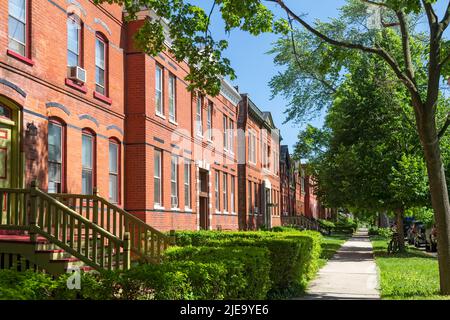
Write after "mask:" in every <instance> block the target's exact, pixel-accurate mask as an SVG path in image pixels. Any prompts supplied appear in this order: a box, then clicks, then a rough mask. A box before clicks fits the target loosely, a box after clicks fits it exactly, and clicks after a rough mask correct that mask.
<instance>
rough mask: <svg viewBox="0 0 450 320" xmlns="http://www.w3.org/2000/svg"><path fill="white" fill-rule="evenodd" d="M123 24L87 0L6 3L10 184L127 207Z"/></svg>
mask: <svg viewBox="0 0 450 320" xmlns="http://www.w3.org/2000/svg"><path fill="white" fill-rule="evenodd" d="M122 21H123V20H122V9H121V8H120V7H119V6H116V5H108V4H104V5H102V6H95V5H94V4H93V3H92V2H91V1H88V0H78V1H66V0H53V1H30V0H21V1H19V0H16V1H12V0H10V1H1V2H0V115H1V116H0V140H1V141H0V145H1V148H0V161H1V163H2V166H1V171H2V173H1V174H0V176H1V177H2V178H0V186H1V187H8V186H9V187H19V188H21V187H26V186H29V184H30V181H31V180H34V179H37V181H38V183H39V187H40V188H42V189H43V190H47V189H48V190H49V191H51V192H67V193H92V192H93V190H94V188H98V190H99V191H100V193H101V194H102V195H103V196H104V197H106V198H109V199H110V200H111V201H113V202H116V203H119V204H121V203H123V200H124V198H123V195H124V192H123V178H122V177H123V176H122V173H123V167H124V161H123V159H124V152H123V149H124V148H123V141H124V120H125V113H124V80H125V79H124V75H125V73H124V49H123V37H124V25H123V22H122ZM69 69H70V71H69ZM79 80H81V81H79Z"/></svg>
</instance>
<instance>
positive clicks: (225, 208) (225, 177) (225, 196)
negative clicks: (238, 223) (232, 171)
mask: <svg viewBox="0 0 450 320" xmlns="http://www.w3.org/2000/svg"><path fill="white" fill-rule="evenodd" d="M222 177H223V178H222V180H223V181H222V188H223V190H222V194H223V212H224V213H228V174H227V173H226V172H224V173H223V175H222Z"/></svg>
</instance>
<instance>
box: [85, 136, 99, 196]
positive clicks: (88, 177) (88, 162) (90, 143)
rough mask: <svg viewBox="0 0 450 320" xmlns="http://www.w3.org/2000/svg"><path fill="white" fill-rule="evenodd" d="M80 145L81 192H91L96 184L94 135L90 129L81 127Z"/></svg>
mask: <svg viewBox="0 0 450 320" xmlns="http://www.w3.org/2000/svg"><path fill="white" fill-rule="evenodd" d="M81 144H82V146H81V165H82V177H81V192H82V193H83V194H92V193H93V191H94V187H95V184H96V172H95V170H96V154H95V149H96V137H95V133H94V132H93V131H92V130H90V129H83V132H82V143H81Z"/></svg>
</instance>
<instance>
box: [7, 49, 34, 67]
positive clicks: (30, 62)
mask: <svg viewBox="0 0 450 320" xmlns="http://www.w3.org/2000/svg"><path fill="white" fill-rule="evenodd" d="M6 54H7V55H8V56H10V57H13V58H15V59H17V60H19V61H21V62H23V63H25V64H27V65H29V66H34V61H33V60H31V59H29V58H27V57H24V56H22V55H21V54H19V53H17V52H14V51H12V50H9V49H8V50H6Z"/></svg>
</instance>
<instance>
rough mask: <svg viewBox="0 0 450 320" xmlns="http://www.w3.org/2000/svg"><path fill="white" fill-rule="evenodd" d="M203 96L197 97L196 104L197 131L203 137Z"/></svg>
mask: <svg viewBox="0 0 450 320" xmlns="http://www.w3.org/2000/svg"><path fill="white" fill-rule="evenodd" d="M202 105H203V101H202V97H201V96H200V95H199V96H198V97H197V103H196V106H195V131H196V134H197V136H199V137H203V115H202Z"/></svg>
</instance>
